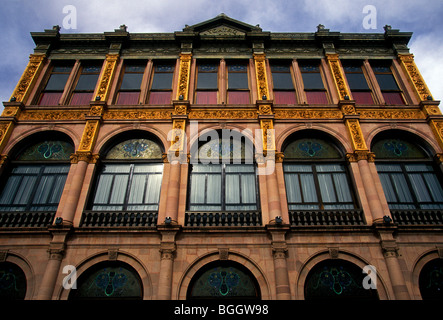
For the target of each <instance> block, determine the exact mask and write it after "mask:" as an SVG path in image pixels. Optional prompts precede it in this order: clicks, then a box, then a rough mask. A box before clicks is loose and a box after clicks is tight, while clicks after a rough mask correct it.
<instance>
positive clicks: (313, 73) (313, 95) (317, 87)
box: [299, 61, 329, 104]
mask: <svg viewBox="0 0 443 320" xmlns="http://www.w3.org/2000/svg"><path fill="white" fill-rule="evenodd" d="M299 66H300V71H301V75H302V78H303V84H304V89H305V93H306V99H307V101H308V103H309V104H328V103H329V102H328V98H327V96H326V89H325V86H324V84H323V78H322V76H321V73H320V63H319V62H318V61H300V62H299Z"/></svg>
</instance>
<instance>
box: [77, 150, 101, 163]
mask: <svg viewBox="0 0 443 320" xmlns="http://www.w3.org/2000/svg"><path fill="white" fill-rule="evenodd" d="M99 158H100V156H99V155H98V154H92V153H91V152H89V151H77V152H76V153H72V154H71V163H73V164H75V163H78V162H79V161H85V162H87V163H97V161H98V159H99Z"/></svg>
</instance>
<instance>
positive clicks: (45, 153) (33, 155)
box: [17, 140, 74, 161]
mask: <svg viewBox="0 0 443 320" xmlns="http://www.w3.org/2000/svg"><path fill="white" fill-rule="evenodd" d="M72 153H74V147H73V146H72V144H70V143H68V142H65V141H57V140H48V141H43V142H39V143H37V144H34V145H32V146H30V147H28V148H27V149H25V150H24V151H23V152H22V153H21V154H20V155H19V156H18V158H17V160H22V161H39V160H44V161H47V160H65V161H69V160H70V157H71V154H72Z"/></svg>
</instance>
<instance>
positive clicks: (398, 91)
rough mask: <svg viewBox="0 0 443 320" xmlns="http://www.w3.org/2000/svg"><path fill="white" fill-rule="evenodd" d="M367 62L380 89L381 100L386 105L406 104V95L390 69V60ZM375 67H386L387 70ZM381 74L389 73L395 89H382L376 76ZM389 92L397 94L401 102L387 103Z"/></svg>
mask: <svg viewBox="0 0 443 320" xmlns="http://www.w3.org/2000/svg"><path fill="white" fill-rule="evenodd" d="M369 64H370V66H371V69H372V72H373V73H374V77H375V80H376V82H377V85H378V88H379V89H380V92H381V95H382V97H383V100H384V102H385V104H387V105H406V104H407V103H406V97H405V93H404V92H403V90H402V88H401V87H400V83H399V81H398V80H397V77H396V76H395V74H394V72H393V69H392V60H370V61H369ZM377 68H386V69H389V71H384V72H382V71H377ZM383 75H390V76H391V77H392V80H393V81H394V83H395V85H396V87H397V89H392V88H388V89H384V88H383V86H382V83H381V82H380V80H379V79H380V77H377V76H383ZM389 94H397V95H398V97H399V98H400V99H401V101H402V103H401V104H399V103H388V102H389V101H388V102H387V100H388V95H389Z"/></svg>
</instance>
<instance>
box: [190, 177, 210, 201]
mask: <svg viewBox="0 0 443 320" xmlns="http://www.w3.org/2000/svg"><path fill="white" fill-rule="evenodd" d="M205 181H206V177H205V175H202V174H193V175H191V195H190V197H189V199H190V203H192V204H198V203H201V204H204V203H205V192H206V182H205Z"/></svg>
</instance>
